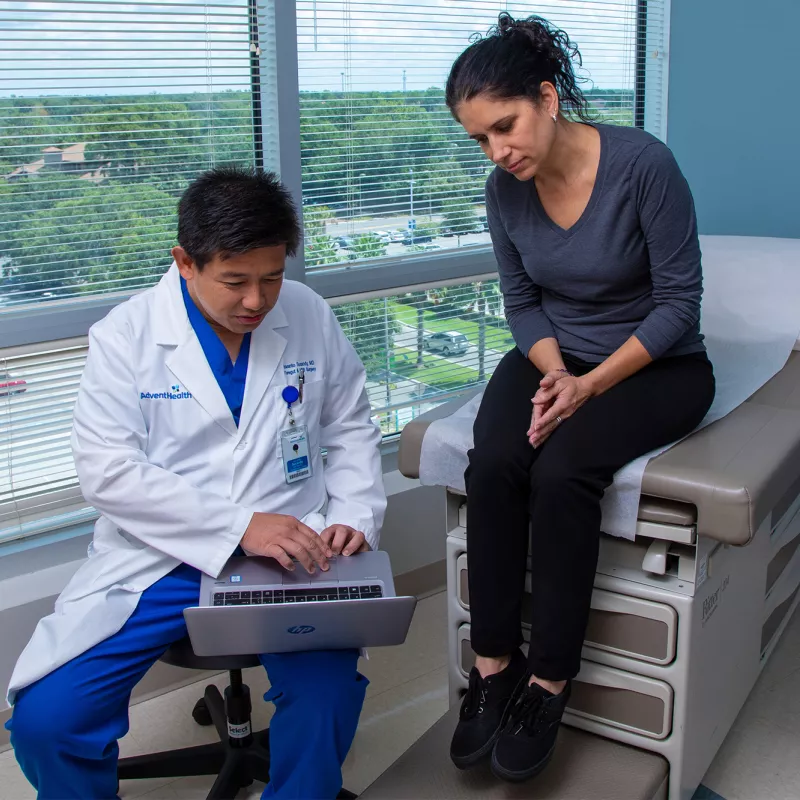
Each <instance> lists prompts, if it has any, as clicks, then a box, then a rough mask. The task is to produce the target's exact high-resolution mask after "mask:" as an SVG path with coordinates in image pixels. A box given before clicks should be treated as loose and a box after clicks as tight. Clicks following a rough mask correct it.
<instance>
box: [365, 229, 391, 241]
mask: <svg viewBox="0 0 800 800" xmlns="http://www.w3.org/2000/svg"><path fill="white" fill-rule="evenodd" d="M370 233H372V235H373V236H377V237H378V238H379V239H380V241H381V244H390V243H391V241H392V234H391V233H390V232H389V231H370Z"/></svg>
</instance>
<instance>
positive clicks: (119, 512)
mask: <svg viewBox="0 0 800 800" xmlns="http://www.w3.org/2000/svg"><path fill="white" fill-rule="evenodd" d="M178 215H179V222H178V241H179V243H180V246H179V247H175V248H174V249H173V251H172V255H173V257H174V259H175V263H174V264H173V265H172V267H171V268H170V270H169V271H168V272H167V274H166V275H165V276H164V277H163V278H162V279H161V282H160V283H159V284H158V285H157V286H155V287H154V288H152V289H149V290H147V291H145V292H142V293H141V294H139V295H137V296H136V297H134V298H132V299H131V300H129V301H128V302H126V303H123V304H121V305H120V306H118V307H117V308H115V309H114V310H113V311H112V312H111V313H110V314H109V315H108V316H107V317H106V318H105V319H104V320H102V321H101V322H99V323H97V324H96V325H95V326H94V327H93V328H92V330H91V331H90V334H89V356H88V358H87V361H86V367H85V370H84V374H83V379H82V382H81V388H80V392H79V396H78V401H77V404H76V407H75V417H74V428H73V437H72V444H73V450H74V455H75V465H76V468H77V472H78V476H79V478H80V482H81V488H82V490H83V494H84V496H85V498H86V500H87V501H88V502H90V503H91V504H92V505H93V506H95V508H97V510H98V511H99V512H100V514H101V516H100V519H99V520H98V522H97V525H96V527H95V533H94V540H93V543H92V545H91V546H90V548H89V559H88V561H87V562H86V563H85V564H84V565H83V566H82V567H81V568H80V569H79V570H78V572H77V573H76V574H75V576H74V577H73V579H72V580H71V581H70V583H69V585H68V586H67V588H66V589H65V590H64V592H63V593H62V594H61V596H60V597H59V598H58V600H57V602H56V607H55V613H54V614H52V615H51V616H49V617H46V618H45V619H43V620H42V621H41V622H40V623H39V625H38V627H37V629H36V631H35V632H34V634H33V638H32V639H31V641H30V643H29V644H28V646H27V648H26V649H25V651H24V652H23V653H22V655H21V657H20V659H19V661H18V663H17V666H16V669H15V671H14V674H13V676H12V679H11V685H10V688H9V702H11V703H13V704H14V712H13V716H12V719H11V720H10V722H9V723H8V727H9V730H10V731H11V741H12V744H13V745H14V748H15V751H16V756H17V759H18V761H19V763H20V765H21V767H22V769H23V771H24V773H25V775H26V776H27V778H28V780H30V782H31V783H32V784H33V786H34V787H35V788H36V789H37V791H38V796H39V798H40V799H41V800H50V799H51V798H59V799H60V800H64V799H65V798H81V800H93V799H94V798H98V799H99V798H103V799H104V800H105V799H107V798H111V797H114V796H116V792H117V776H116V766H117V756H118V746H117V740H118V739H119V738H120V737H122V736H124V735H125V734H126V733H127V731H128V702H129V699H130V693H131V690H132V689H133V687H134V686H135V685H136V683H137V682H138V681H139V680H140V679H141V678H142V676H143V675H144V674H145V672H147V670H148V669H149V668H150V666H151V665H152V664H153V663H154V662H155V661H156V660H157V659H158V658H159V656H161V654H162V653H163V652H164V651H165V650H166V649H167V647H168V646H169V645H170V644H171V643H173V642H175V641H177V640H179V639H181V638H183V637H184V636H185V635H186V627H185V624H184V621H183V614H182V612H183V609H184V608H186V607H187V606H191V605H196V604H197V602H198V591H199V583H200V576H201V573H204V572H205V573H207V574H209V575H214V576H215V575H217V574H218V573H219V572H220V570H221V569H222V567H223V565H224V564H225V562H226V561H227V560H228V558H229V557H230V556H231V555H233V554H234V552H236V551H237V550H238V548H239V547H240V546H241V547H242V548H243V549H244V550H245V551H246V552H247V553H250V554H257V555H262V556H269V557H272V558H275V559H276V560H277V561H279V562H280V563H281V564H282V565H283V566H284V567H286V568H287V569H295V568H297V567H296V565H295V564H296V562H299V564H300V565H301V567H300V568H303V569H306V570H308V571H309V572H314V571H315V570H316V569H321V570H326V569H328V568H329V567H328V561H327V559H328V558H330V557H331V556H332V555H333V554H340V553H343V554H344V555H350V554H352V553H354V552H357V551H359V550H365V549H369V548H374V547H376V546H377V544H378V536H379V532H380V528H381V523H382V520H383V515H384V511H385V507H386V498H385V494H384V491H383V485H382V477H381V465H380V456H379V450H378V445H379V441H380V432H379V431H378V430H377V428H376V426H375V425H374V424H373V423H372V421H371V420H370V407H369V403H368V401H367V397H366V394H365V391H364V383H365V375H364V370H363V367H362V365H361V363H360V362H359V359H358V357H357V356H356V354H355V351H354V350H353V348H352V347H351V345H350V344H349V342H348V341H347V339H346V338H345V336H344V334H343V333H342V331H341V329H340V327H339V325H338V323H337V321H336V318H335V317H334V315H333V313H332V311H331V310H330V308H329V307H328V305H327V304H326V303H325V302H324V301H323V300H322V298H320V297H319V296H317V295H316V294H314V293H313V292H312V291H311V290H310V289H308V288H306V287H305V286H303V285H302V284H298V283H294V282H292V281H285V280H284V263H285V259H286V255H287V254H292V253H294V251H295V248H296V246H297V242H298V239H299V236H300V230H299V224H298V220H297V215H296V213H295V210H294V208H293V206H292V203H291V200H290V198H289V195H288V193H287V192H286V190H285V189H284V188H283V187H282V186H281V185H280V183H279V182H278V181H277V180H276V179H275V178H274V176H272V175H270V174H268V173H262V172H248V171H243V170H237V169H215V170H212V171H210V172H208V173H205V174H204V175H202V176H201V177H200V178H199V179H198V180H197V181H195V182H194V183H193V184H192V185H191V186H190V187H189V188H188V189H187V190H186V192H185V194H184V195H183V198H182V199H181V201H180V205H179V209H178ZM287 386H289V387H294V389H292V390H290V391H289V392H288V393H285V392H284V390H285V389H286V387H287ZM295 390H297V391H296V392H295ZM295 394H298V395H300V396H298V397H297V398H296V399H295V400H294V402H291V403H290V402H287V399H285V396H286V397H288V398H289V400H291V399H292V398H293V397H294V395H295ZM284 395H285V396H284ZM291 418H293V419H294V425H293V426H292V425H290V422H291ZM290 428H291V430H293V431H294V432H295V433H298V432H299V433H300V434H301V436H300V437H299V439H298V438H295V439H293V441H292V446H294V445H297V446H298V449H297V450H296V451H295V452H294V455H295V456H296V458H290V459H284V458H283V452H284V444H283V442H284V437H283V436H282V434H283V433H284V432H285V431H287V430H290ZM302 434H305V436H302ZM322 447H324V448H326V450H327V463H326V464H325V465H324V467H323V462H322V458H321V454H320V448H322ZM290 454H291V453H290ZM304 459H305V461H304ZM293 559H295V560H296V562H295V561H293ZM357 659H358V654H357V653H356V652H355V651H339V652H316V653H295V654H284V655H263V656H261V661H262V663H263V664H264V666H265V668H266V669H267V671H268V673H269V677H270V682H271V691H270V693H269V694H268V695H267V699H271V700H272V701H273V702H274V703H275V706H276V712H275V716H274V718H273V720H272V725H271V736H270V740H271V742H272V759H273V761H272V767H271V782H270V783H269V784H268V785H267V788H266V790H265V792H264V795H263V797H265V798H267V797H279V798H290V797H291V798H333V797H335V796H336V794H337V793H338V792H339V790H340V788H341V785H342V777H341V765H342V762H343V761H344V758H345V756H346V755H347V751H348V749H349V747H350V745H351V743H352V740H353V736H354V735H355V731H356V726H357V723H358V716H359V713H360V711H361V706H362V703H363V700H364V692H365V690H366V685H367V681H366V679H365V678H364V677H363V676H361V675H360V674H359V673H358V671H357V669H356V664H357Z"/></svg>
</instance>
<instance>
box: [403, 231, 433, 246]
mask: <svg viewBox="0 0 800 800" xmlns="http://www.w3.org/2000/svg"><path fill="white" fill-rule="evenodd" d="M432 241H433V236H431V235H430V234H429V233H416V232H415V233H414V236H413V238H412V236H411V232H410V231H406V232H405V233H404V234H403V239H402V242H403V244H425V242H432Z"/></svg>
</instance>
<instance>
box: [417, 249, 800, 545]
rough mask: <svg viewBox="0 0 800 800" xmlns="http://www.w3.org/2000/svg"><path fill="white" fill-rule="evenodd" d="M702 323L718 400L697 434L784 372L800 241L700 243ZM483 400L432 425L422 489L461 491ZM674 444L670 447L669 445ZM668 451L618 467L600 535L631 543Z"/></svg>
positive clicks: (798, 300)
mask: <svg viewBox="0 0 800 800" xmlns="http://www.w3.org/2000/svg"><path fill="white" fill-rule="evenodd" d="M700 247H701V248H702V251H703V278H704V294H703V319H702V329H703V333H704V334H705V337H706V346H707V347H708V355H709V358H710V359H711V361H712V363H713V364H714V374H715V376H716V380H717V394H716V398H715V400H714V404H713V405H712V407H711V409H710V411H709V413H708V415H707V416H706V418H705V419H704V420H703V422H702V424H701V425H700V428H703V427H705V426H706V425H710V424H711V423H712V422H715V421H716V420H718V419H721V418H722V417H724V416H726V415H727V414H729V413H730V412H731V411H733V409H735V408H736V407H737V406H739V405H741V404H742V403H743V402H744V401H745V400H747V398H748V397H750V396H751V395H752V394H753V393H754V392H756V391H757V390H758V389H760V388H761V387H762V386H763V385H764V384H765V383H766V382H767V381H768V380H769V379H770V378H772V377H773V376H774V375H775V374H776V373H778V372H779V371H780V370H781V369H782V368H783V366H784V365H785V364H786V360H787V359H788V358H789V355H790V354H791V351H792V349H793V347H794V346H795V344H796V342H797V341H798V337H800V241H798V240H796V239H766V238H759V237H749V236H701V237H700ZM481 396H482V395H477V396H476V397H474V398H473V399H471V400H470V401H469V402H468V403H466V404H465V405H464V406H463V407H462V408H460V409H459V410H458V411H456V412H455V413H454V414H452V415H451V416H449V417H446V418H445V419H441V420H436V421H435V422H433V423H431V425H430V427H429V428H428V430H427V432H426V433H425V438H424V439H423V441H422V452H421V456H420V481H421V483H423V484H425V485H436V486H450V487H452V488H454V489H457V490H459V491H462V492H463V491H464V470H465V469H466V468H467V450H469V449H470V448H471V447H472V444H473V440H472V425H473V422H474V421H475V415H476V414H477V411H478V407H479V406H480V401H481ZM674 444H676V442H674V443H673V445H674ZM673 445H668V446H667V447H664V448H661V449H659V450H654V451H653V452H651V453H647V454H646V455H644V456H642V457H641V458H638V459H636V460H635V461H632V462H631V463H630V464H627V465H626V466H625V467H623V468H622V469H621V470H619V472H617V474H616V475H615V476H614V483H613V484H612V485H611V486H610V487H609V488H608V490H607V491H606V494H605V497H604V498H603V505H602V509H603V522H602V529H603V531H605V532H606V533H608V534H611V535H613V536H620V537H623V538H626V539H634V538H635V536H636V523H637V517H638V511H639V496H640V494H641V488H642V477H643V475H644V470H645V467H646V466H647V462H648V461H649V460H650V459H651V458H653V457H654V456H657V455H659V454H660V453H663V452H664V451H665V450H668V449H669V448H670V447H672V446H673Z"/></svg>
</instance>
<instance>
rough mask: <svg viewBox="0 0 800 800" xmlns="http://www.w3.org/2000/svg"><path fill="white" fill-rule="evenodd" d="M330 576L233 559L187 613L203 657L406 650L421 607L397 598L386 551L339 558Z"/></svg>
mask: <svg viewBox="0 0 800 800" xmlns="http://www.w3.org/2000/svg"><path fill="white" fill-rule="evenodd" d="M328 561H329V563H330V569H329V570H328V571H327V572H321V571H319V570H317V571H316V572H315V573H314V574H313V575H309V574H308V573H307V572H306V571H305V569H304V567H303V566H302V565H300V564H297V565H296V568H295V570H294V571H293V572H290V571H288V570H285V569H284V568H283V567H281V566H280V565H279V564H278V562H277V561H275V560H274V559H271V558H259V557H243V558H238V557H235V558H231V559H230V560H229V561H228V563H227V564H226V565H225V567H224V569H223V570H222V572H221V573H220V575H219V576H218V577H217V578H212V577H211V576H209V575H203V578H202V580H201V582H200V604H199V605H198V606H196V607H192V608H187V609H185V610H184V612H183V615H184V618H185V619H186V627H187V628H188V631H189V638H190V640H191V642H192V649H193V650H194V652H195V653H196V654H197V655H198V656H225V655H249V654H254V653H291V652H299V651H303V650H345V649H350V648H362V647H383V646H387V645H396V644H402V643H403V642H404V641H405V639H406V636H407V634H408V628H409V626H410V624H411V618H412V616H413V615H414V609H415V608H416V605H417V598H416V597H397V596H396V595H395V590H394V580H393V579H392V568H391V565H390V563H389V556H388V554H387V553H385V552H383V551H380V550H377V551H374V552H367V553H359V554H357V555H354V556H348V557H345V556H338V557H337V556H334V557H333V558H331V559H329V560H328Z"/></svg>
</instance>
